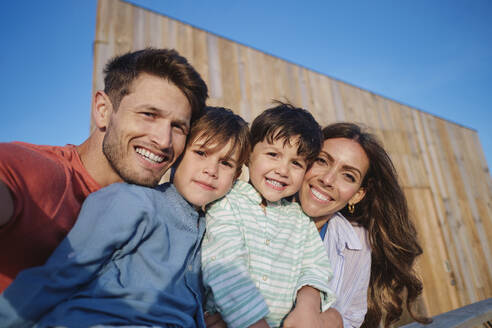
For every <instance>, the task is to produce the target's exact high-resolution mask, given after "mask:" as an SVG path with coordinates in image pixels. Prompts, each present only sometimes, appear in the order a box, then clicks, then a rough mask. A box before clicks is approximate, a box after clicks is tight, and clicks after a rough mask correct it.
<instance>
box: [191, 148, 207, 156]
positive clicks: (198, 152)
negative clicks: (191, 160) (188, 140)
mask: <svg viewBox="0 0 492 328" xmlns="http://www.w3.org/2000/svg"><path fill="white" fill-rule="evenodd" d="M193 152H194V153H195V154H197V155H198V156H205V152H204V151H203V150H198V149H197V150H194V151H193Z"/></svg>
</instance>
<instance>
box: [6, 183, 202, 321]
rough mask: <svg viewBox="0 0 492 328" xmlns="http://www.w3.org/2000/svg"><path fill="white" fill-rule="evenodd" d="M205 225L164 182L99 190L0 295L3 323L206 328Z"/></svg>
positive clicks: (171, 187) (172, 187)
mask: <svg viewBox="0 0 492 328" xmlns="http://www.w3.org/2000/svg"><path fill="white" fill-rule="evenodd" d="M53 224H56V223H55V222H54V223H53ZM39 228H40V229H42V228H43V227H39ZM204 231H205V222H204V218H203V217H202V218H200V217H199V214H198V213H197V212H196V211H195V210H194V209H193V207H192V206H191V205H190V204H189V203H187V202H186V201H185V200H184V199H183V198H182V197H181V196H180V195H179V194H178V193H177V191H176V189H175V188H174V186H172V185H170V184H165V185H162V186H159V187H157V188H155V189H152V188H146V187H141V186H136V185H129V184H113V185H111V186H109V187H106V188H103V189H101V190H100V191H98V192H95V193H93V194H91V195H90V196H89V197H88V198H87V200H86V201H85V202H84V204H83V207H82V210H81V212H80V215H79V218H78V220H77V222H76V223H75V225H74V227H73V229H72V230H71V231H70V233H69V234H68V235H67V237H66V238H65V239H64V240H63V242H62V243H61V244H60V246H59V247H58V248H57V249H56V250H55V252H54V253H53V254H52V256H51V257H50V258H49V259H48V261H47V262H46V264H45V265H44V266H41V267H35V268H31V269H28V270H25V271H23V272H21V273H20V274H19V275H18V277H17V279H16V280H15V281H14V282H13V283H12V284H11V285H10V286H9V288H7V289H6V290H5V292H4V293H3V294H2V295H1V297H0V322H1V326H2V327H9V326H30V325H32V324H34V323H36V322H37V323H38V325H39V327H46V326H67V327H89V326H93V325H115V326H118V325H142V326H145V325H147V326H159V327H169V326H172V327H174V325H177V326H179V327H204V326H205V324H204V320H203V310H202V298H203V297H202V293H203V286H202V277H201V265H200V257H201V255H200V254H201V253H200V246H201V241H202V237H203V234H204ZM26 237H27V236H26Z"/></svg>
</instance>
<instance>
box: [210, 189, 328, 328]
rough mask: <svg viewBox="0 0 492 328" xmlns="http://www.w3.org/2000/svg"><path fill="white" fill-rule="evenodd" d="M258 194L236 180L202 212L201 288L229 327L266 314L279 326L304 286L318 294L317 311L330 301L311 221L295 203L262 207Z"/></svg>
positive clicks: (320, 247) (323, 254) (322, 254)
mask: <svg viewBox="0 0 492 328" xmlns="http://www.w3.org/2000/svg"><path fill="white" fill-rule="evenodd" d="M261 200H262V199H261V195H260V194H259V193H258V192H257V191H256V190H255V189H254V188H253V186H251V185H250V184H248V183H246V182H244V181H240V180H238V181H237V182H236V183H235V185H234V187H233V188H232V190H231V191H230V192H229V193H228V194H227V195H226V196H225V197H224V198H222V199H221V200H219V201H218V202H216V203H214V204H213V205H212V206H211V208H210V209H209V210H208V211H207V230H206V234H205V237H204V240H203V244H202V270H203V279H204V282H205V286H206V287H207V288H209V289H210V290H211V293H209V294H211V295H210V297H209V299H208V301H207V304H208V306H209V307H210V305H211V304H214V305H215V307H216V308H217V310H218V311H219V312H220V313H221V315H222V318H223V319H224V320H225V321H226V323H227V325H228V327H247V326H249V325H251V324H253V323H255V322H257V321H258V320H260V319H262V318H265V317H266V320H267V322H268V324H269V325H270V326H271V327H278V326H280V324H281V321H282V319H283V318H284V317H285V316H286V315H287V314H288V313H289V311H290V310H291V308H292V306H293V304H294V301H295V299H296V295H297V291H298V290H299V289H300V288H301V287H302V286H305V285H309V286H312V287H314V288H316V289H318V290H320V292H321V303H322V309H323V310H324V309H327V308H328V307H329V306H330V305H331V304H332V303H333V302H334V300H335V297H334V294H333V293H332V292H331V291H330V289H329V287H328V283H329V279H330V278H331V275H332V270H331V267H330V263H329V260H328V257H327V255H326V250H325V249H324V247H323V244H322V241H321V239H320V237H319V233H318V231H317V229H316V227H315V225H314V223H313V222H311V221H310V219H309V218H308V217H307V216H306V215H305V214H304V213H303V212H302V210H301V208H300V207H299V205H298V204H297V203H291V202H287V201H285V200H281V201H278V202H271V203H268V204H267V206H265V207H263V206H261Z"/></svg>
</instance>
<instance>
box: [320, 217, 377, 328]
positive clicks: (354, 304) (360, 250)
mask: <svg viewBox="0 0 492 328" xmlns="http://www.w3.org/2000/svg"><path fill="white" fill-rule="evenodd" d="M323 245H324V246H325V248H326V252H327V253H328V257H329V259H330V262H331V265H332V267H333V278H332V280H331V281H330V283H329V286H330V288H331V290H333V291H334V292H335V295H336V301H335V304H333V305H332V307H333V308H335V309H336V310H337V311H338V312H340V314H341V315H342V318H343V326H344V328H352V327H360V326H361V325H362V322H363V321H364V317H365V315H366V312H367V288H368V286H369V278H370V276H371V247H370V245H369V241H368V238H367V231H366V229H364V228H363V227H361V226H354V225H352V224H351V223H350V222H349V221H348V220H347V219H346V218H345V217H344V216H343V215H342V214H340V213H336V214H335V215H334V216H333V217H332V218H331V219H330V220H329V221H328V222H327V227H326V234H325V236H324V238H323Z"/></svg>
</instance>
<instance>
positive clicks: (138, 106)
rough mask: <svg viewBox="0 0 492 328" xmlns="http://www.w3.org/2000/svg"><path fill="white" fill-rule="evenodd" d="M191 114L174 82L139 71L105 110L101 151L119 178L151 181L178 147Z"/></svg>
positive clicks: (156, 179) (172, 158)
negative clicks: (117, 100)
mask: <svg viewBox="0 0 492 328" xmlns="http://www.w3.org/2000/svg"><path fill="white" fill-rule="evenodd" d="M190 119H191V107H190V104H189V102H188V99H187V98H186V96H185V95H184V94H183V92H181V90H179V89H178V87H176V86H175V85H174V84H172V83H171V82H169V81H168V80H166V79H163V78H160V77H156V76H153V75H149V74H140V75H139V76H138V77H137V78H136V79H135V80H134V81H133V83H132V85H131V88H130V94H128V95H126V96H124V97H123V99H122V100H121V102H120V105H119V108H118V109H116V110H115V109H113V111H112V112H111V113H110V117H109V123H108V125H107V128H106V134H105V136H104V140H103V152H104V155H105V156H106V158H107V159H108V161H109V163H110V164H111V166H112V167H113V169H114V170H115V172H116V173H117V174H118V175H119V176H120V177H121V178H122V179H123V180H124V181H126V182H129V183H134V184H138V185H143V186H155V185H157V183H158V182H159V180H160V179H161V177H162V175H163V174H164V173H165V172H166V171H167V170H168V169H169V167H171V165H172V164H173V163H174V161H175V160H176V158H177V157H179V155H181V153H182V152H183V149H184V147H185V144H186V136H187V135H188V132H189V128H190Z"/></svg>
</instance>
